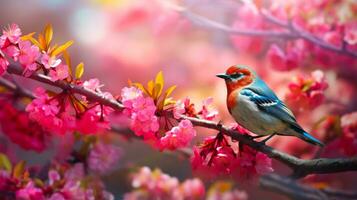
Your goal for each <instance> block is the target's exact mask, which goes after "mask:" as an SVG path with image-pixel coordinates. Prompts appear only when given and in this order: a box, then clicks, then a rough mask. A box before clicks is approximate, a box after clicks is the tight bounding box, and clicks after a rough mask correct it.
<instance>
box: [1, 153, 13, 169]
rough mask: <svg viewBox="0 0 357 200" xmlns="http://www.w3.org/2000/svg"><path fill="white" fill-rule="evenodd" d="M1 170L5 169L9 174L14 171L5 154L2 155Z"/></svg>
mask: <svg viewBox="0 0 357 200" xmlns="http://www.w3.org/2000/svg"><path fill="white" fill-rule="evenodd" d="M0 169H4V170H6V171H7V172H11V169H12V165H11V162H10V160H9V158H8V157H7V156H6V155H5V154H3V153H0Z"/></svg>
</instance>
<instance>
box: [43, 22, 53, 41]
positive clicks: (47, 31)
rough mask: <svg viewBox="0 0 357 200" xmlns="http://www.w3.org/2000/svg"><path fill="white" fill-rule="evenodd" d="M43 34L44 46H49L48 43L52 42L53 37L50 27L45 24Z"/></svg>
mask: <svg viewBox="0 0 357 200" xmlns="http://www.w3.org/2000/svg"><path fill="white" fill-rule="evenodd" d="M44 32H45V40H46V46H50V43H51V41H52V36H53V29H52V25H51V24H47V25H46V27H45V31H44Z"/></svg>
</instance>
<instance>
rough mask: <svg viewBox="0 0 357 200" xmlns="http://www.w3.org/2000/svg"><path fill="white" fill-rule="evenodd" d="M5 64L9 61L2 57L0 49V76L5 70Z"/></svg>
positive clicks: (7, 64)
mask: <svg viewBox="0 0 357 200" xmlns="http://www.w3.org/2000/svg"><path fill="white" fill-rule="evenodd" d="M7 66H9V61H7V60H6V58H5V57H4V55H2V53H1V50H0V76H1V75H3V74H4V73H5V72H6V70H7Z"/></svg>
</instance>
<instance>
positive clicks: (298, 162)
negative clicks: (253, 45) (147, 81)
mask: <svg viewBox="0 0 357 200" xmlns="http://www.w3.org/2000/svg"><path fill="white" fill-rule="evenodd" d="M7 71H8V72H9V73H13V74H17V75H22V70H21V66H18V65H14V64H11V65H9V66H8V70H7ZM29 78H31V79H34V80H37V81H39V82H42V83H46V84H49V85H52V86H55V87H57V88H62V89H64V90H69V91H71V92H73V93H77V94H81V95H84V96H86V97H87V98H88V99H91V100H93V101H96V102H98V103H100V104H103V105H107V106H110V107H112V108H113V109H116V110H119V111H121V110H122V109H123V108H124V107H123V105H122V104H121V103H120V102H118V101H113V100H110V99H107V98H105V97H103V96H102V95H101V94H98V93H96V92H93V91H90V90H87V89H85V88H83V87H81V86H77V85H73V84H69V83H66V82H64V81H56V82H52V81H51V80H50V78H49V77H47V76H45V75H42V74H37V73H34V74H33V75H32V76H30V77H29ZM171 114H172V113H171ZM181 118H182V119H187V120H190V121H191V122H192V124H193V125H195V126H201V127H205V128H209V129H214V130H217V131H221V132H222V133H223V134H225V135H227V136H229V137H231V138H232V139H233V140H235V141H239V142H241V143H242V144H245V145H247V146H250V147H251V148H253V149H256V150H257V151H260V152H262V153H265V154H267V155H268V156H269V157H271V158H274V159H276V160H278V161H280V162H282V163H283V164H285V165H287V166H288V167H290V168H291V169H292V171H293V174H292V177H294V178H302V177H305V176H306V175H309V174H326V173H337V172H345V171H355V170H357V157H354V158H334V159H328V158H318V159H312V160H303V159H300V158H297V157H295V156H292V155H289V154H286V153H283V152H281V151H278V150H276V149H274V148H272V147H270V146H267V145H265V144H262V143H259V142H256V141H254V140H252V139H251V137H249V136H247V135H243V134H241V133H239V132H237V131H234V130H231V129H230V128H229V127H226V126H223V125H220V124H217V123H216V122H213V121H208V120H203V119H198V118H193V117H187V116H184V115H182V116H181Z"/></svg>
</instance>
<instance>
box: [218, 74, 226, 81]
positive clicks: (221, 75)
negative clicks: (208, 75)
mask: <svg viewBox="0 0 357 200" xmlns="http://www.w3.org/2000/svg"><path fill="white" fill-rule="evenodd" d="M216 76H217V77H218V78H223V79H224V80H227V79H229V76H228V75H227V74H217V75H216Z"/></svg>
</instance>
